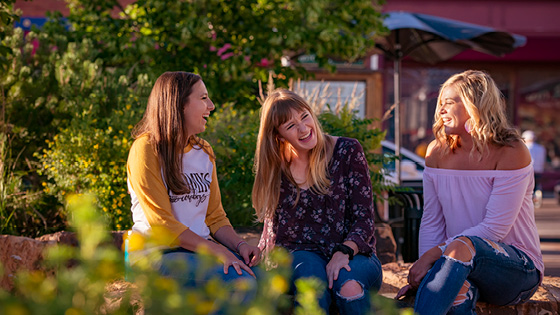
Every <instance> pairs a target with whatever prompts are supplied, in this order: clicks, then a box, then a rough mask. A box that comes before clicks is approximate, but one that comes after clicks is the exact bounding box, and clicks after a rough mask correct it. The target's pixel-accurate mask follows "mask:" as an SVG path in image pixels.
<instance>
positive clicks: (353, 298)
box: [336, 279, 364, 302]
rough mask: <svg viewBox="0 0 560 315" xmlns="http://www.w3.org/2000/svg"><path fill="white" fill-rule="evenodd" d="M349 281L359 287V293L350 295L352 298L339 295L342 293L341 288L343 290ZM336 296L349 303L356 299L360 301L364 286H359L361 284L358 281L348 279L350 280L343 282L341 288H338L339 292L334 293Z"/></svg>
mask: <svg viewBox="0 0 560 315" xmlns="http://www.w3.org/2000/svg"><path fill="white" fill-rule="evenodd" d="M350 281H354V282H356V283H357V284H358V285H359V286H360V288H361V292H360V293H358V294H355V295H352V296H345V295H342V294H341V293H340V292H341V291H342V288H343V287H344V286H345V285H346V284H347V283H348V282H350ZM336 295H338V296H339V297H341V298H343V299H345V300H346V301H348V302H351V301H354V300H358V299H360V298H362V297H363V296H364V285H363V284H361V283H360V282H359V281H357V280H351V279H350V280H347V281H346V282H344V283H343V284H342V286H341V287H340V291H338V292H337V293H336Z"/></svg>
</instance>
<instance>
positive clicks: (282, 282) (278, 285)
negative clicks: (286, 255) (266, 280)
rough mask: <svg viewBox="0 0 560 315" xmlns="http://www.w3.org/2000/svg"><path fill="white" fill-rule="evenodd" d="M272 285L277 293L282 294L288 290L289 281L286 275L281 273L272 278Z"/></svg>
mask: <svg viewBox="0 0 560 315" xmlns="http://www.w3.org/2000/svg"><path fill="white" fill-rule="evenodd" d="M270 287H271V289H272V290H273V291H275V292H276V293H277V294H282V293H284V292H286V291H287V290H288V282H287V281H286V279H284V277H282V276H280V275H275V276H274V277H272V279H270Z"/></svg>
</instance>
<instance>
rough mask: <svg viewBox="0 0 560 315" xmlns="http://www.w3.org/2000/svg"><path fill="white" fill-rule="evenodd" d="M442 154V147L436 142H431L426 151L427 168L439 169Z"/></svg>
mask: <svg viewBox="0 0 560 315" xmlns="http://www.w3.org/2000/svg"><path fill="white" fill-rule="evenodd" d="M441 152H442V147H441V145H440V144H439V143H438V142H437V141H436V140H433V141H432V142H430V144H429V145H428V148H427V149H426V166H428V167H432V168H435V167H437V166H438V162H439V159H440V157H441Z"/></svg>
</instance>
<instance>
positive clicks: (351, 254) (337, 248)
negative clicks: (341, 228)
mask: <svg viewBox="0 0 560 315" xmlns="http://www.w3.org/2000/svg"><path fill="white" fill-rule="evenodd" d="M336 252H341V253H343V254H346V255H348V260H352V258H354V250H353V249H352V247H350V246H348V245H346V244H338V245H336V246H335V247H334V248H333V252H332V253H333V255H334V253H336Z"/></svg>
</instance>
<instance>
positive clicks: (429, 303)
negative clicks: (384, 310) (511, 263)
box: [414, 237, 477, 315]
mask: <svg viewBox="0 0 560 315" xmlns="http://www.w3.org/2000/svg"><path fill="white" fill-rule="evenodd" d="M475 255H476V251H475V249H474V246H473V244H472V242H471V241H470V239H469V238H467V237H459V238H457V239H455V240H454V241H453V242H451V243H450V244H449V245H448V246H447V248H446V249H445V252H444V253H443V255H442V256H441V258H440V259H438V260H437V261H436V262H435V264H434V266H433V267H432V269H430V271H429V272H428V274H427V275H426V276H425V277H424V279H423V280H422V283H421V284H420V287H419V288H418V293H417V295H416V301H415V305H414V310H415V311H416V312H417V313H418V314H420V315H436V314H447V313H448V312H449V310H450V309H451V308H452V307H460V308H461V309H463V310H464V313H463V314H469V312H470V313H474V310H473V308H474V306H475V305H476V298H477V294H476V290H475V289H476V287H474V286H472V285H471V283H469V282H467V277H468V276H469V274H470V272H471V270H472V268H473V258H474V257H475Z"/></svg>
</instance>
